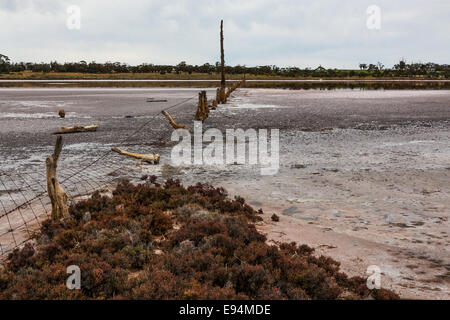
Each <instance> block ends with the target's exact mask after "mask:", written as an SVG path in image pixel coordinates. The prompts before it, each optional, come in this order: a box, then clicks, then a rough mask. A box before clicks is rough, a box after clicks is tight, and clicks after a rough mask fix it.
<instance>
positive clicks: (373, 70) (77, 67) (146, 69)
mask: <svg viewBox="0 0 450 320" xmlns="http://www.w3.org/2000/svg"><path fill="white" fill-rule="evenodd" d="M24 71H33V72H44V73H49V72H58V73H64V72H71V73H92V74H94V73H97V74H99V73H100V74H102V73H103V74H106V73H158V74H180V73H188V74H192V73H206V74H214V73H216V74H218V73H220V64H219V62H216V63H215V64H214V65H212V64H209V63H205V64H203V65H190V64H187V63H186V62H185V61H182V62H180V63H179V64H177V65H155V64H151V63H150V64H147V63H143V64H140V65H136V66H132V65H128V64H125V63H120V62H106V63H97V62H95V61H93V62H89V63H88V62H86V61H80V62H65V63H58V62H57V61H53V62H50V63H32V62H14V63H13V62H11V61H10V59H9V58H8V57H7V56H5V55H2V54H0V73H10V72H24ZM226 73H227V74H249V75H261V76H282V77H338V78H339V77H367V76H373V77H414V76H421V77H429V78H436V77H438V78H450V65H448V64H437V63H406V61H404V60H401V61H400V62H399V63H397V64H395V65H394V66H393V67H392V68H386V67H385V66H384V65H383V64H382V63H381V62H378V63H376V64H372V63H370V64H367V63H360V64H359V70H345V69H327V68H324V67H322V66H319V67H318V68H315V69H313V68H305V69H301V68H298V67H286V68H280V67H277V66H275V65H270V66H256V67H247V66H245V65H237V66H226Z"/></svg>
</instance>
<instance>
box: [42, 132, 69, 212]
mask: <svg viewBox="0 0 450 320" xmlns="http://www.w3.org/2000/svg"><path fill="white" fill-rule="evenodd" d="M62 146H63V138H62V137H61V136H58V138H57V139H56V145H55V150H54V151H53V154H52V155H51V156H50V157H48V158H47V160H46V167H47V190H48V196H49V197H50V201H51V203H52V219H53V220H58V219H61V218H64V217H67V216H69V207H68V206H67V199H68V197H67V194H66V193H65V192H64V190H63V188H62V187H61V185H60V184H59V181H58V176H57V173H56V169H57V168H58V159H59V155H60V154H61V151H62Z"/></svg>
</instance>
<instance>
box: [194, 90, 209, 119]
mask: <svg viewBox="0 0 450 320" xmlns="http://www.w3.org/2000/svg"><path fill="white" fill-rule="evenodd" d="M208 116H209V106H208V98H207V97H206V91H200V92H199V94H198V106H197V113H196V114H195V120H198V121H205V120H206V118H208Z"/></svg>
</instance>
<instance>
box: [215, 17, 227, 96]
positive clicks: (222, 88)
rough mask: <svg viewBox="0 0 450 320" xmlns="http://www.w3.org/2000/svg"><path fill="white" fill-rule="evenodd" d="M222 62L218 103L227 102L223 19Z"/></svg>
mask: <svg viewBox="0 0 450 320" xmlns="http://www.w3.org/2000/svg"><path fill="white" fill-rule="evenodd" d="M220 63H221V67H220V68H221V74H222V75H221V81H220V91H219V100H217V102H218V103H226V102H227V98H226V91H225V90H226V81H225V50H224V48H223V20H221V21H220Z"/></svg>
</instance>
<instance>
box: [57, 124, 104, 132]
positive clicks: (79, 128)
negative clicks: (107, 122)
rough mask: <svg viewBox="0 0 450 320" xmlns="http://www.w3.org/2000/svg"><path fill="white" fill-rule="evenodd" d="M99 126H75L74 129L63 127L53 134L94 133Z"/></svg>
mask: <svg viewBox="0 0 450 320" xmlns="http://www.w3.org/2000/svg"><path fill="white" fill-rule="evenodd" d="M97 129H98V125H96V124H93V125H91V126H73V127H61V129H59V130H58V131H56V132H54V133H53V134H65V133H78V132H92V131H97Z"/></svg>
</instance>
